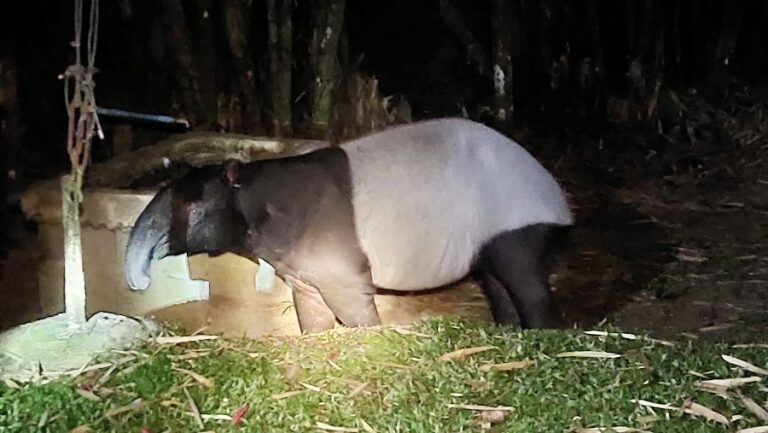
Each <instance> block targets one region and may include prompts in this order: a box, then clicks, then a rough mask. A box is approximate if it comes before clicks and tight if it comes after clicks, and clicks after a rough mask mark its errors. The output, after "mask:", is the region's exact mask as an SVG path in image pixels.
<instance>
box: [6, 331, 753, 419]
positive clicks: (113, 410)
mask: <svg viewBox="0 0 768 433" xmlns="http://www.w3.org/2000/svg"><path fill="white" fill-rule="evenodd" d="M603 331H609V332H610V333H609V334H608V335H605V334H604V333H603V334H600V335H588V334H584V333H581V332H577V331H568V332H561V331H539V330H536V331H521V330H517V329H505V328H500V327H495V326H493V325H478V324H474V323H469V322H466V321H458V320H447V319H430V320H427V321H424V322H420V323H418V324H416V325H414V326H413V327H410V328H379V329H372V330H371V329H369V330H359V329H358V330H354V329H337V330H335V331H332V332H327V333H324V334H321V335H315V336H302V337H294V338H281V339H278V338H270V339H264V340H259V341H252V340H237V339H225V338H217V339H209V340H201V341H188V340H185V339H174V338H170V339H167V340H166V341H165V342H163V341H160V342H158V341H153V342H151V343H146V344H145V345H143V346H142V347H138V348H136V349H135V350H131V351H125V352H119V353H118V352H115V353H111V354H109V355H108V356H106V357H105V359H101V360H95V361H94V362H93V363H91V364H90V367H85V368H84V369H82V371H81V372H72V373H71V374H70V375H68V376H65V377H60V378H57V379H54V380H49V381H46V380H41V381H39V383H29V384H18V383H16V382H13V381H12V380H10V379H6V380H5V382H4V384H0V432H46V431H48V432H66V431H74V432H80V433H82V432H88V431H94V432H142V431H149V432H163V431H183V432H192V431H216V432H229V431H259V432H261V431H286V432H287V431H295V432H304V431H313V432H315V431H323V430H325V431H359V432H367V431H376V432H448V431H451V432H469V431H472V432H476V431H499V432H501V431H504V432H564V431H573V432H578V431H583V432H590V431H598V430H589V428H595V427H615V428H617V427H631V428H637V429H640V430H648V431H653V432H686V433H694V432H722V431H736V430H738V429H743V428H748V427H755V426H759V425H761V423H762V424H768V421H760V419H759V417H760V416H761V414H760V411H759V410H758V409H760V408H759V407H757V408H755V407H754V406H752V409H751V410H750V409H748V408H747V406H745V403H744V401H745V400H743V399H742V397H741V396H743V397H751V401H753V402H756V403H757V405H758V406H761V405H764V404H765V401H766V399H768V392H767V391H768V389H767V388H765V385H764V383H765V380H764V377H765V376H763V375H761V374H760V373H761V369H760V367H763V368H765V367H766V366H767V365H768V348H765V347H760V346H739V347H736V346H725V345H712V344H705V343H701V342H697V343H694V342H677V343H675V344H674V345H670V344H669V343H665V342H659V341H656V340H652V339H649V338H646V337H641V336H637V337H635V336H632V335H626V334H625V335H624V336H623V337H622V336H621V335H619V334H616V333H615V332H616V331H615V330H612V329H606V330H603ZM568 352H570V353H568ZM722 355H726V356H725V357H723V356H722ZM729 356H730V357H735V358H738V359H737V360H733V359H732V358H729ZM738 360H743V361H745V362H748V363H749V364H742V365H741V367H739V366H737V365H735V364H734V362H736V363H738ZM736 377H756V378H757V379H751V380H752V381H753V382H749V381H748V380H745V381H742V382H741V383H739V384H738V386H736V387H735V388H731V389H725V388H727V387H728V386H734V385H733V384H731V385H724V387H723V388H720V389H719V391H718V388H717V387H715V388H713V389H715V391H716V392H720V395H718V394H716V393H713V392H712V391H705V390H702V389H701V385H700V382H701V381H702V380H705V379H725V378H736ZM697 384H698V385H697ZM735 389H737V391H734V390H735ZM638 401H644V402H650V403H657V404H666V405H671V406H674V407H675V408H667V409H659V408H649V407H648V406H647V405H648V404H650V403H643V402H640V403H638ZM192 402H193V403H192ZM686 402H688V406H687V407H689V409H688V410H687V411H686V412H683V411H681V410H679V409H678V408H681V407H683V405H684V404H686ZM691 402H694V403H695V404H693V405H691V404H690V403H691ZM697 405H701V407H699V406H697ZM702 407H703V408H702ZM707 408H708V409H711V410H713V411H716V413H714V415H713V414H712V413H708V412H707V411H706V409H707ZM692 412H695V413H692ZM708 416H709V417H710V418H713V419H708V418H707V417H708ZM714 418H719V419H720V422H718V421H717V420H715V419H714ZM723 421H726V422H729V423H730V424H731V425H730V426H726V425H723V424H722V422H723ZM142 429H144V430H142ZM606 431H608V430H606ZM617 431H627V430H621V429H617ZM630 431H634V430H630ZM638 431H639V430H638Z"/></svg>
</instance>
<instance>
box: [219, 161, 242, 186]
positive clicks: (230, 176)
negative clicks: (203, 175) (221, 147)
mask: <svg viewBox="0 0 768 433" xmlns="http://www.w3.org/2000/svg"><path fill="white" fill-rule="evenodd" d="M241 165H242V162H240V161H238V160H236V159H227V160H226V161H224V172H223V173H222V175H223V176H224V181H225V182H227V184H228V185H229V186H230V187H233V188H238V187H240V179H239V178H240V166H241Z"/></svg>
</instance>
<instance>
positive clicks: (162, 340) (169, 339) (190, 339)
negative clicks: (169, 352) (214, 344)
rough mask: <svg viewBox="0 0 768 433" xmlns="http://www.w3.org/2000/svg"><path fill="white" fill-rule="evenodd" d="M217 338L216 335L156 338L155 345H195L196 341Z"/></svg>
mask: <svg viewBox="0 0 768 433" xmlns="http://www.w3.org/2000/svg"><path fill="white" fill-rule="evenodd" d="M218 338H219V337H218V336H216V335H186V336H185V335H178V336H177V335H172V336H167V337H156V338H155V343H157V344H182V343H195V342H198V341H206V340H216V339H218Z"/></svg>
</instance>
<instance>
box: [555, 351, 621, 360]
mask: <svg viewBox="0 0 768 433" xmlns="http://www.w3.org/2000/svg"><path fill="white" fill-rule="evenodd" d="M557 357H558V358H600V359H612V358H620V357H621V355H619V354H618V353H611V352H601V351H592V350H582V351H576V352H563V353H558V354H557Z"/></svg>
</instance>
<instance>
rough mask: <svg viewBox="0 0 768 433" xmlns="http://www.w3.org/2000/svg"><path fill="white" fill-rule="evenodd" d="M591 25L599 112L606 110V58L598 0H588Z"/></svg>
mask: <svg viewBox="0 0 768 433" xmlns="http://www.w3.org/2000/svg"><path fill="white" fill-rule="evenodd" d="M587 11H588V14H589V26H590V32H589V36H590V44H591V50H592V60H593V63H592V67H593V72H594V74H595V91H596V95H595V96H596V100H595V106H594V107H593V109H595V110H596V111H597V112H599V113H603V112H604V111H605V99H606V87H605V86H606V84H605V60H604V58H603V46H602V37H601V35H600V16H599V14H598V10H597V0H589V1H588V2H587Z"/></svg>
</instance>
